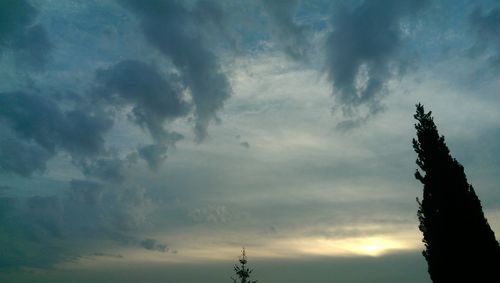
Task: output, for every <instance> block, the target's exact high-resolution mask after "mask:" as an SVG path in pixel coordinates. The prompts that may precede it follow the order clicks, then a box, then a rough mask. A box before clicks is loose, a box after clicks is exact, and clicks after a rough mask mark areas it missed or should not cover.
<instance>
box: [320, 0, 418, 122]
mask: <svg viewBox="0 0 500 283" xmlns="http://www.w3.org/2000/svg"><path fill="white" fill-rule="evenodd" d="M424 2H425V1H419V0H404V1H401V0H383V1H363V2H362V3H361V4H360V5H359V6H356V7H354V8H351V9H350V8H346V7H339V8H338V9H337V10H336V12H335V15H334V17H333V22H332V24H333V31H332V32H331V33H330V35H329V36H328V39H327V46H326V49H327V72H328V77H329V79H330V80H331V82H332V83H333V86H334V95H335V97H336V100H337V103H338V104H339V107H340V108H341V109H342V112H343V114H344V115H345V116H347V117H350V118H352V117H354V118H357V117H356V116H357V108H358V107H359V106H361V105H364V106H366V107H367V108H368V115H371V114H373V113H375V112H377V111H379V110H380V100H381V97H382V95H383V89H384V86H385V85H386V83H387V81H388V80H389V79H390V78H391V77H392V76H393V75H394V74H395V73H398V72H399V71H398V68H400V67H401V66H400V64H401V60H400V59H401V58H400V56H399V55H400V50H401V48H402V45H403V31H402V27H401V23H402V20H404V19H405V18H408V17H410V16H413V15H415V13H417V11H419V10H420V9H421V7H422V6H423V4H424Z"/></svg>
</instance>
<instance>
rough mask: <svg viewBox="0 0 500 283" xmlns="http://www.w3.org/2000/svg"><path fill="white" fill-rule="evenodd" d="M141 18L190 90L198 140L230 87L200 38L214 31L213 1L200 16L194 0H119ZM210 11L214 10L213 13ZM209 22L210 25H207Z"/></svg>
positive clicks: (204, 42) (205, 42)
mask: <svg viewBox="0 0 500 283" xmlns="http://www.w3.org/2000/svg"><path fill="white" fill-rule="evenodd" d="M122 2H124V3H125V4H126V7H129V8H130V9H131V10H132V11H133V12H135V13H136V14H137V15H138V16H139V17H140V19H141V25H142V30H143V31H144V34H145V36H146V38H147V39H148V41H149V42H150V43H151V44H152V45H153V46H155V47H156V48H158V50H160V51H161V52H162V53H163V54H164V55H165V56H167V57H168V58H169V59H170V60H171V61H172V63H173V64H174V65H175V67H176V68H177V70H178V71H179V73H180V74H181V77H182V81H183V83H184V84H185V85H186V87H187V88H188V89H189V90H190V93H191V96H192V100H193V103H194V107H195V133H196V136H197V139H198V140H199V141H201V140H203V139H204V138H205V137H206V135H207V127H208V125H209V123H210V122H212V121H215V120H217V116H216V114H217V111H219V110H220V109H221V108H222V106H223V104H224V101H225V100H226V99H228V98H229V96H230V93H231V88H230V85H229V82H228V80H227V78H226V76H225V75H224V74H223V73H222V71H221V69H220V67H219V63H218V60H217V57H216V55H215V54H214V52H213V51H212V50H211V49H210V47H209V46H208V42H207V41H206V40H204V38H205V37H207V35H205V34H204V33H210V32H214V30H216V29H213V28H207V29H205V27H210V26H213V25H217V24H218V23H219V22H218V20H217V19H218V17H217V15H218V13H219V12H218V11H219V9H215V8H213V7H216V4H215V3H212V4H211V7H212V8H211V9H207V10H206V11H205V16H204V17H202V18H200V17H199V13H197V12H196V11H197V8H196V7H197V5H206V4H203V3H205V2H204V1H200V2H196V3H195V4H194V5H195V7H194V8H193V9H191V10H189V9H187V8H186V7H184V6H183V5H182V4H180V3H179V2H176V1H155V2H147V3H146V2H139V1H122ZM211 12H215V13H216V14H214V15H213V16H211V15H210V13H211ZM211 23H213V25H210V24H211Z"/></svg>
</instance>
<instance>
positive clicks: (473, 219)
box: [413, 104, 500, 283]
mask: <svg viewBox="0 0 500 283" xmlns="http://www.w3.org/2000/svg"><path fill="white" fill-rule="evenodd" d="M414 117H415V119H416V120H417V121H418V123H417V124H415V129H416V130H417V139H416V140H415V139H413V148H414V149H415V152H416V153H417V155H418V159H417V161H416V162H417V165H418V167H420V169H421V170H422V171H423V172H424V173H425V175H422V173H421V172H420V171H418V170H417V172H416V173H415V177H416V178H417V179H418V180H419V181H420V182H421V183H422V184H423V185H424V192H423V200H422V202H420V201H418V199H417V201H418V203H419V206H420V208H419V210H418V214H417V215H418V218H419V221H420V225H419V228H420V231H422V233H423V235H424V239H423V242H424V243H425V250H424V251H423V255H424V257H425V259H426V260H427V264H428V271H429V274H430V276H431V279H432V281H433V282H435V283H436V282H500V276H499V273H500V247H499V245H498V242H497V240H496V239H495V234H494V232H493V231H492V230H491V228H490V226H489V224H488V221H487V220H486V218H485V217H484V214H483V211H482V207H481V203H480V201H479V199H478V197H477V195H476V193H475V192H474V188H473V187H472V186H471V185H470V184H469V183H468V182H467V178H466V176H465V173H464V168H463V167H462V165H461V164H460V163H459V162H458V161H457V160H456V159H454V158H453V157H452V156H451V155H450V151H449V150H448V147H447V146H446V143H445V140H444V137H443V136H439V133H438V131H437V128H436V125H435V124H434V121H433V118H432V116H431V112H428V113H425V111H424V107H423V106H422V105H421V104H418V105H417V112H416V114H415V115H414Z"/></svg>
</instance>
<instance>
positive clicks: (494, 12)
mask: <svg viewBox="0 0 500 283" xmlns="http://www.w3.org/2000/svg"><path fill="white" fill-rule="evenodd" d="M469 20H470V23H471V25H472V28H473V30H474V31H475V32H476V33H477V37H478V39H479V42H478V43H477V44H476V46H475V49H476V50H478V49H479V50H481V51H483V52H488V49H490V50H489V51H490V52H491V53H489V55H490V56H489V60H490V62H491V64H492V65H493V66H494V67H496V68H498V70H500V7H498V6H497V7H496V8H492V9H490V10H489V11H486V12H484V11H483V9H481V8H476V9H474V11H473V12H472V13H471V14H470V16H469Z"/></svg>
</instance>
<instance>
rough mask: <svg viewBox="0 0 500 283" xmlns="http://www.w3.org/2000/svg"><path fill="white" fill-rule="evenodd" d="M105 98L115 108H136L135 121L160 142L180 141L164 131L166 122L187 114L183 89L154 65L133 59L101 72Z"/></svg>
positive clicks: (175, 80)
mask: <svg viewBox="0 0 500 283" xmlns="http://www.w3.org/2000/svg"><path fill="white" fill-rule="evenodd" d="M96 79H97V82H98V83H99V84H100V88H101V90H100V91H99V94H100V95H101V98H104V99H106V100H107V102H108V103H110V104H111V105H114V106H120V105H121V106H123V105H130V106H132V116H133V121H134V122H136V123H137V124H139V125H140V126H143V127H145V128H147V129H148V131H149V132H150V133H151V135H152V136H153V138H154V139H155V140H157V141H159V142H166V141H168V140H172V139H174V140H175V139H176V138H179V136H178V135H175V134H170V133H168V132H167V131H166V130H165V129H164V123H165V122H166V121H172V120H174V119H176V118H178V117H181V116H183V115H186V114H187V111H188V109H189V108H188V105H187V104H186V103H185V102H184V101H183V100H182V99H181V95H182V88H181V86H180V83H179V81H178V79H177V78H176V77H174V76H171V77H169V78H168V80H166V79H164V77H163V76H162V74H161V73H160V71H159V70H158V69H157V68H155V67H154V66H151V65H148V64H145V63H142V62H139V61H133V60H127V61H122V62H120V63H118V64H116V65H114V66H111V67H109V68H107V69H101V70H98V71H97V73H96Z"/></svg>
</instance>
